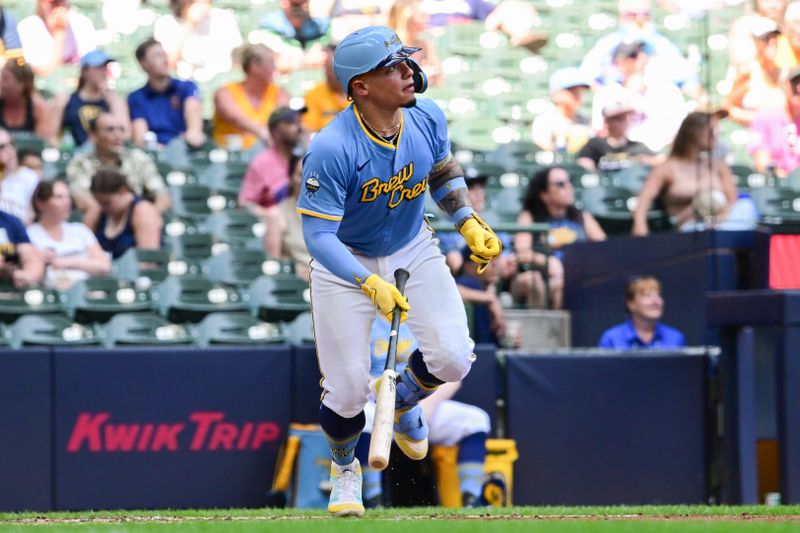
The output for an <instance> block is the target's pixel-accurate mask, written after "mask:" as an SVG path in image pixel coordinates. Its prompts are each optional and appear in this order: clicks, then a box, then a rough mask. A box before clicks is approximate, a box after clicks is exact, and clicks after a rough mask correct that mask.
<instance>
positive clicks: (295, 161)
mask: <svg viewBox="0 0 800 533" xmlns="http://www.w3.org/2000/svg"><path fill="white" fill-rule="evenodd" d="M289 175H290V177H291V181H290V182H289V195H288V196H287V197H286V198H284V199H283V200H281V201H280V202H278V205H277V209H275V210H273V211H271V213H270V216H269V219H268V221H267V232H266V233H265V234H264V249H265V250H266V251H267V254H268V255H269V256H270V257H276V258H277V257H280V258H284V259H292V260H293V261H294V272H295V274H296V275H297V277H298V278H301V279H308V273H309V264H310V263H311V255H310V254H309V253H308V248H306V241H305V239H304V238H303V223H302V219H301V215H300V213H299V212H298V211H297V198H298V197H299V196H300V191H301V190H302V189H303V162H302V158H301V157H299V156H296V155H292V156H291V157H290V158H289Z"/></svg>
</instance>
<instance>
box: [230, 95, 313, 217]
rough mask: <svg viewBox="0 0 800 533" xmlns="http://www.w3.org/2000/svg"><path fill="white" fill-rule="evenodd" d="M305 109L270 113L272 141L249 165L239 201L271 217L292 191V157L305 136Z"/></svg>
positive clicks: (259, 213) (280, 109) (255, 212)
mask: <svg viewBox="0 0 800 533" xmlns="http://www.w3.org/2000/svg"><path fill="white" fill-rule="evenodd" d="M303 111H304V110H302V109H300V110H298V109H291V108H289V107H279V108H278V109H276V110H275V111H273V112H272V115H270V117H269V123H268V126H269V133H270V136H271V137H272V144H271V145H269V147H268V148H267V149H266V150H264V151H263V152H261V153H260V154H258V155H257V156H256V157H255V158H254V159H253V160H252V161H251V162H250V165H249V166H248V167H247V173H246V174H245V175H244V179H243V180H242V188H241V189H240V190H239V205H240V206H242V207H246V208H247V209H248V210H250V212H252V213H253V214H254V215H256V216H257V217H259V218H261V219H264V220H268V217H269V216H270V214H271V213H270V211H274V207H275V206H276V205H277V204H278V202H280V201H281V200H283V199H284V198H286V196H287V195H288V193H289V182H290V179H289V157H290V156H291V155H292V153H293V151H294V150H295V149H296V148H297V147H298V146H299V144H300V141H301V140H302V136H303V125H302V122H301V117H300V115H301V114H302V113H303Z"/></svg>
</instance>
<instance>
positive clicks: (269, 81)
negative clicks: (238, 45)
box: [213, 44, 289, 150]
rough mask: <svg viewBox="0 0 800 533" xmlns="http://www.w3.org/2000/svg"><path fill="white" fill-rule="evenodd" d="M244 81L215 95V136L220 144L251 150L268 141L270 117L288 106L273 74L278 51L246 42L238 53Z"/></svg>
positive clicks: (287, 98)
mask: <svg viewBox="0 0 800 533" xmlns="http://www.w3.org/2000/svg"><path fill="white" fill-rule="evenodd" d="M238 55H239V57H240V62H241V65H242V70H244V80H242V81H239V82H234V83H229V84H227V85H225V86H224V87H221V88H220V89H219V90H217V92H216V94H215V95H214V118H213V131H214V133H213V136H214V142H215V143H216V144H217V145H218V146H225V147H228V148H229V149H232V148H234V147H238V148H239V149H245V150H247V149H249V148H251V147H252V146H253V145H254V144H255V143H256V141H261V142H262V143H265V144H268V143H269V130H268V129H267V119H268V118H269V116H270V114H271V113H272V112H273V111H274V110H275V108H277V107H279V106H282V105H287V104H288V103H289V95H288V93H287V92H286V91H284V90H283V89H282V88H281V87H280V86H279V85H278V84H277V83H275V81H274V79H273V77H274V74H275V54H274V53H273V52H272V50H270V49H269V48H267V47H266V46H264V45H263V44H247V45H245V46H244V47H242V49H241V50H240V51H239V53H238Z"/></svg>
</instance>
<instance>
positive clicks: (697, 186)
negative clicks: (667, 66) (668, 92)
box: [632, 111, 757, 235]
mask: <svg viewBox="0 0 800 533" xmlns="http://www.w3.org/2000/svg"><path fill="white" fill-rule="evenodd" d="M722 116H724V112H723V113H719V114H710V113H705V112H700V111H695V112H693V113H690V114H689V116H687V117H686V119H685V120H684V121H683V123H682V124H681V127H680V129H679V130H678V134H677V135H676V136H675V141H674V142H673V143H672V149H671V150H670V153H669V157H668V158H667V160H666V161H665V162H664V163H661V164H660V165H658V166H656V167H654V168H653V170H652V171H651V172H650V174H649V175H648V176H647V181H645V184H644V186H642V190H641V192H640V193H639V198H638V200H637V201H636V209H635V210H634V212H633V229H632V233H633V235H647V233H648V231H649V229H648V227H647V212H648V210H649V209H650V206H651V205H652V204H653V202H654V201H655V200H656V199H657V198H659V199H661V201H662V203H663V205H664V209H666V211H667V214H668V215H669V217H670V220H671V221H673V223H674V225H675V227H676V228H677V229H678V230H680V231H695V230H702V229H704V228H705V227H706V221H708V225H709V226H713V227H716V228H717V229H722V230H726V229H731V230H733V229H738V230H745V229H752V228H753V227H755V223H756V222H757V217H756V215H755V208H754V206H753V202H752V200H750V199H749V198H739V195H738V192H737V190H736V184H735V183H734V182H733V178H732V176H731V171H730V169H729V168H728V165H726V164H725V162H724V161H723V160H722V159H719V158H717V157H711V156H710V155H709V154H712V153H713V150H714V146H715V144H716V137H717V132H716V129H717V122H718V121H719V119H720V117H722Z"/></svg>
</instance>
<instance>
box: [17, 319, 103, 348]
mask: <svg viewBox="0 0 800 533" xmlns="http://www.w3.org/2000/svg"><path fill="white" fill-rule="evenodd" d="M10 329H11V346H14V347H15V348H19V347H22V346H87V345H100V344H101V342H102V337H101V335H100V333H99V332H98V330H97V329H96V328H95V327H94V326H86V325H83V324H77V323H75V322H73V321H72V320H70V319H69V318H67V317H66V316H63V315H25V316H23V317H20V318H19V320H17V321H16V322H14V324H13V325H12V326H11V328H10Z"/></svg>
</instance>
